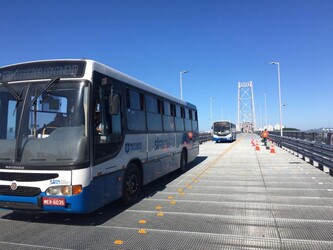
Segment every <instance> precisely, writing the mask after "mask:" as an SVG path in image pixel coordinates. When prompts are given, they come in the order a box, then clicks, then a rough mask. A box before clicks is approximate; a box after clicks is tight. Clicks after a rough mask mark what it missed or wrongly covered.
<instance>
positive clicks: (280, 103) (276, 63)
mask: <svg viewBox="0 0 333 250" xmlns="http://www.w3.org/2000/svg"><path fill="white" fill-rule="evenodd" d="M270 64H273V65H277V66H278V84H279V106H280V136H281V137H282V136H283V129H282V101H281V82H280V63H279V62H270Z"/></svg>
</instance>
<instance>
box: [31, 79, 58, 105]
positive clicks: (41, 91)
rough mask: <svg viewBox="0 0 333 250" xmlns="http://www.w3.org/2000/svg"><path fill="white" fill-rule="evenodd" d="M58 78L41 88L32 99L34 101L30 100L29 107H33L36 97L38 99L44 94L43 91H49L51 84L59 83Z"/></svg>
mask: <svg viewBox="0 0 333 250" xmlns="http://www.w3.org/2000/svg"><path fill="white" fill-rule="evenodd" d="M59 80H60V78H55V79H52V80H51V81H50V82H49V83H48V84H46V85H45V87H44V88H42V89H41V90H40V91H39V92H38V93H37V94H36V95H35V97H34V99H32V100H31V102H30V105H31V106H32V105H34V104H35V102H36V100H37V99H38V97H40V95H41V94H43V93H44V91H45V90H47V89H49V88H50V87H51V86H52V85H53V84H55V83H57V82H59Z"/></svg>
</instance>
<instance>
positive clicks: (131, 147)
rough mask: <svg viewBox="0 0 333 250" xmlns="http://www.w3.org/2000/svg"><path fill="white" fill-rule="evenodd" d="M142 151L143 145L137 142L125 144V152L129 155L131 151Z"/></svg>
mask: <svg viewBox="0 0 333 250" xmlns="http://www.w3.org/2000/svg"><path fill="white" fill-rule="evenodd" d="M140 150H142V143H141V142H135V143H126V144H125V152H126V153H128V152H130V151H140Z"/></svg>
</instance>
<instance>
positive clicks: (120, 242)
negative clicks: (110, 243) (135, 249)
mask: <svg viewBox="0 0 333 250" xmlns="http://www.w3.org/2000/svg"><path fill="white" fill-rule="evenodd" d="M114 244H116V245H122V244H124V241H122V240H115V241H114Z"/></svg>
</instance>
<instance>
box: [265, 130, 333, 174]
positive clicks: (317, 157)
mask: <svg viewBox="0 0 333 250" xmlns="http://www.w3.org/2000/svg"><path fill="white" fill-rule="evenodd" d="M270 138H271V140H272V141H273V142H274V143H275V144H276V145H277V146H279V147H281V148H284V149H287V150H289V151H292V153H294V154H297V155H298V157H300V158H302V159H303V160H306V158H308V159H309V162H310V163H311V164H312V165H318V168H319V169H321V170H324V167H327V168H329V173H330V175H333V146H332V145H326V144H323V143H316V142H310V141H306V140H302V139H295V138H290V137H285V136H284V137H281V136H277V135H272V134H271V135H270Z"/></svg>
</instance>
